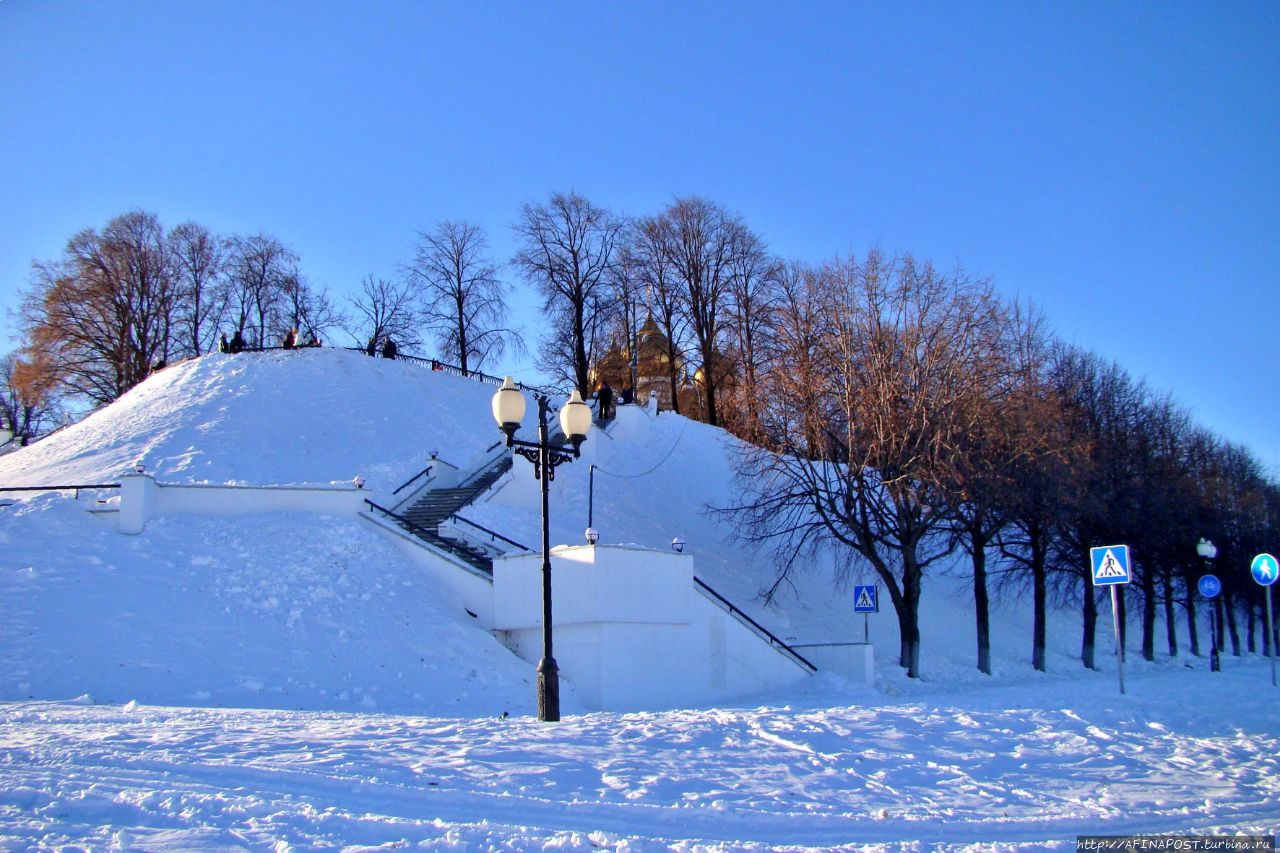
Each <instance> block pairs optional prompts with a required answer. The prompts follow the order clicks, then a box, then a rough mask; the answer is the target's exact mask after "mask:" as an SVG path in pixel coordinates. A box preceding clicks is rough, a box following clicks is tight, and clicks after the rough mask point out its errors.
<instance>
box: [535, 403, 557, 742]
mask: <svg viewBox="0 0 1280 853" xmlns="http://www.w3.org/2000/svg"><path fill="white" fill-rule="evenodd" d="M550 450H551V447H550V444H549V443H548V441H547V398H546V397H539V398H538V460H539V465H538V475H539V478H540V479H541V480H542V660H540V661H538V719H539V720H542V721H544V722H550V723H554V722H556V721H557V720H559V719H560V668H559V667H558V666H556V659H555V655H554V654H553V652H552V647H551V525H550V519H549V515H548V509H547V508H548V504H549V499H548V495H549V493H550V486H551V453H550Z"/></svg>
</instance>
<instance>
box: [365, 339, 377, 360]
mask: <svg viewBox="0 0 1280 853" xmlns="http://www.w3.org/2000/svg"><path fill="white" fill-rule="evenodd" d="M377 351H378V336H377V335H370V336H369V343H368V345H366V346H365V348H364V354H365V355H367V356H369V358H373V356H374V353H376V352H377Z"/></svg>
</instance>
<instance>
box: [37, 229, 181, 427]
mask: <svg viewBox="0 0 1280 853" xmlns="http://www.w3.org/2000/svg"><path fill="white" fill-rule="evenodd" d="M177 297H178V293H177V288H176V286H175V284H174V278H173V275H172V267H171V264H170V259H169V253H168V245H167V243H166V241H165V236H164V230H163V229H162V228H161V227H160V223H159V221H158V220H157V219H156V217H155V216H154V215H153V214H150V213H145V212H143V211H132V212H130V213H126V214H123V215H121V216H117V217H115V218H114V219H112V220H111V221H110V222H108V223H107V225H106V226H105V227H104V228H103V230H102V232H101V233H99V232H97V231H95V230H93V229H88V230H85V231H81V232H80V233H78V234H76V235H75V236H73V237H72V238H71V239H70V240H69V241H68V242H67V247H66V249H65V250H64V251H63V255H62V257H61V258H60V259H59V260H57V261H53V262H50V263H44V264H36V265H35V278H34V282H33V284H32V287H31V289H30V290H29V291H27V292H26V293H25V294H24V296H23V300H22V304H21V306H20V308H19V319H20V323H21V326H22V329H23V331H24V332H25V333H26V335H27V339H28V341H29V342H30V347H31V348H32V350H34V351H35V352H38V353H40V354H41V356H42V357H45V358H48V359H49V360H50V363H51V364H52V365H53V369H54V370H55V372H56V373H57V374H58V375H59V376H60V377H61V378H62V381H63V382H64V383H65V384H66V387H67V388H68V389H69V390H70V391H72V392H73V393H75V394H79V395H82V396H84V397H85V398H87V399H89V400H91V401H93V402H95V403H109V402H111V401H113V400H115V399H117V398H118V397H120V395H122V394H124V393H125V392H126V391H128V390H129V389H130V388H132V387H133V386H134V385H136V384H138V383H139V382H141V381H142V380H143V379H145V378H146V377H147V375H148V374H149V373H150V372H151V369H152V367H153V365H154V364H155V363H156V362H158V361H160V360H162V359H165V358H166V357H167V353H168V346H169V335H170V331H171V323H172V319H173V314H174V309H175V304H176V302H177Z"/></svg>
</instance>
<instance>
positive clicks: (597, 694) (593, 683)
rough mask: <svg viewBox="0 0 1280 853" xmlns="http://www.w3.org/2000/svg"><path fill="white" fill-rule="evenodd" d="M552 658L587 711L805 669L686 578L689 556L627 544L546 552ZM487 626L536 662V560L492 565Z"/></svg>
mask: <svg viewBox="0 0 1280 853" xmlns="http://www.w3.org/2000/svg"><path fill="white" fill-rule="evenodd" d="M551 577H552V600H553V603H554V608H553V613H552V619H553V620H554V623H555V634H554V649H553V653H554V655H555V658H556V662H557V663H558V664H559V665H560V670H561V672H562V673H563V674H564V676H565V677H566V678H568V679H569V680H571V681H572V682H573V685H574V689H575V690H576V692H577V694H578V697H579V698H580V699H581V700H582V702H583V703H584V704H585V705H586V706H587V707H589V708H593V709H598V710H616V711H637V710H652V709H660V708H673V707H681V706H689V705H698V704H704V703H708V702H714V701H717V700H721V699H728V698H732V697H735V696H741V695H744V694H747V693H754V692H758V691H762V690H772V689H776V688H779V687H785V686H787V685H791V684H795V683H797V682H800V681H803V680H804V679H805V678H806V677H808V676H809V674H810V671H809V670H808V668H806V667H804V666H803V665H802V664H800V663H799V662H797V661H796V660H795V659H794V658H792V657H791V656H790V655H788V654H786V653H785V652H782V651H780V650H779V649H777V648H775V647H773V646H771V645H770V644H769V642H768V641H767V640H765V639H764V638H762V637H761V636H760V635H759V634H757V633H756V632H755V631H754V630H753V629H751V628H749V627H747V626H746V625H745V624H743V623H742V622H741V621H739V618H738V617H736V616H734V615H733V614H731V613H729V612H727V611H726V610H724V609H723V607H722V606H721V605H720V604H719V603H718V602H716V601H714V600H712V599H711V598H710V597H708V596H706V595H704V594H703V593H702V592H701V590H700V589H699V588H698V587H697V586H696V585H695V584H694V582H693V558H692V557H691V556H690V555H688V554H673V553H670V552H666V551H654V550H650V549H646V548H636V547H628V546H604V545H600V546H595V547H592V546H589V545H579V546H561V547H558V548H555V549H553V552H552V572H551ZM493 595H494V610H493V615H494V628H495V629H497V630H499V631H503V632H505V634H506V637H507V641H508V644H509V645H510V646H511V647H512V648H513V649H514V650H515V651H516V653H517V654H519V655H520V656H521V657H522V658H524V659H525V660H528V661H529V662H531V663H533V662H536V661H537V660H538V659H539V658H540V657H541V656H542V558H541V555H536V554H532V555H519V556H508V557H502V558H499V559H497V560H495V561H494V575H493Z"/></svg>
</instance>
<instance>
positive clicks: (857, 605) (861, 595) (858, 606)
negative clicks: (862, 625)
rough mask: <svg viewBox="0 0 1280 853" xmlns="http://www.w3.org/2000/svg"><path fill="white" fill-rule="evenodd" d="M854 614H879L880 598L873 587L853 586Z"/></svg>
mask: <svg viewBox="0 0 1280 853" xmlns="http://www.w3.org/2000/svg"><path fill="white" fill-rule="evenodd" d="M853 612H854V613H879V612H880V596H879V595H877V588H876V587H875V586H874V585H867V586H855V587H854V588H853Z"/></svg>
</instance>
